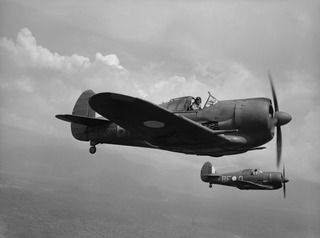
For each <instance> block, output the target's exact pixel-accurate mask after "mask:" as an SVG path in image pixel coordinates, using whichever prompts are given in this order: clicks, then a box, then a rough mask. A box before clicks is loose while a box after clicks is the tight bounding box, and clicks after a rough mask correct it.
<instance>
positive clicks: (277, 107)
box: [268, 72, 279, 112]
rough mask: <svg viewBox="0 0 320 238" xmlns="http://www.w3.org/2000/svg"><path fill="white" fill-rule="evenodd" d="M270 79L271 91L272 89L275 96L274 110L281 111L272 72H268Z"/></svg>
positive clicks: (273, 96)
mask: <svg viewBox="0 0 320 238" xmlns="http://www.w3.org/2000/svg"><path fill="white" fill-rule="evenodd" d="M268 77H269V81H270V86H271V91H272V98H273V104H274V110H275V111H276V112H277V111H279V106H278V99H277V95H276V90H275V89H274V85H273V81H272V76H271V73H270V72H269V73H268Z"/></svg>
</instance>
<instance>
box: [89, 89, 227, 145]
mask: <svg viewBox="0 0 320 238" xmlns="http://www.w3.org/2000/svg"><path fill="white" fill-rule="evenodd" d="M89 104H90V106H91V107H92V108H93V109H94V110H95V111H96V112H98V113H99V114H100V115H102V116H104V117H106V118H108V119H109V120H111V121H113V122H115V123H116V124H118V125H119V126H121V127H123V128H125V129H126V130H128V131H129V132H131V133H133V134H134V135H136V136H138V137H140V138H141V139H143V140H146V141H148V142H150V143H152V144H154V145H162V146H163V145H175V144H180V145H196V144H221V143H226V142H228V141H227V140H226V139H224V138H223V137H222V136H220V134H222V133H227V132H230V131H223V130H221V131H213V130H211V129H209V128H207V127H205V126H202V125H200V124H198V123H196V122H194V121H192V120H190V119H188V118H185V117H182V116H179V115H176V114H173V113H172V112H169V111H167V110H166V109H164V108H162V107H159V106H157V105H155V104H153V103H150V102H147V101H145V100H142V99H139V98H134V97H130V96H126V95H121V94H116V93H99V94H95V95H94V96H92V97H91V98H90V100H89Z"/></svg>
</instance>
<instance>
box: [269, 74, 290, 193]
mask: <svg viewBox="0 0 320 238" xmlns="http://www.w3.org/2000/svg"><path fill="white" fill-rule="evenodd" d="M268 76H269V81H270V86H271V91H272V98H273V104H274V110H275V112H274V114H273V118H272V122H273V126H274V127H277V167H278V168H279V165H280V162H281V151H282V133H281V126H282V125H285V124H287V123H289V122H290V121H291V119H292V117H291V116H290V114H288V113H286V112H281V111H279V106H278V100H277V94H276V91H275V89H274V85H273V81H272V76H271V74H270V73H269V74H268ZM284 191H285V187H284Z"/></svg>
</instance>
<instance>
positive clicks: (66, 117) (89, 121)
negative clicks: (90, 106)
mask: <svg viewBox="0 0 320 238" xmlns="http://www.w3.org/2000/svg"><path fill="white" fill-rule="evenodd" d="M56 118H58V119H60V120H63V121H67V122H73V123H77V124H81V125H86V126H99V125H104V124H108V123H110V121H109V120H106V119H101V118H91V117H85V116H75V115H70V114H63V115H56Z"/></svg>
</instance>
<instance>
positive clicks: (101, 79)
mask: <svg viewBox="0 0 320 238" xmlns="http://www.w3.org/2000/svg"><path fill="white" fill-rule="evenodd" d="M0 52H1V57H0V64H1V72H0V92H1V99H2V100H1V101H2V102H1V111H2V113H1V122H2V123H3V124H10V125H12V126H20V127H23V128H25V127H29V128H30V129H31V128H32V129H34V130H36V129H37V125H39V126H38V129H39V130H41V131H44V132H49V131H50V132H52V131H54V130H53V129H52V128H49V127H51V126H50V123H51V122H48V123H45V121H48V117H53V115H54V114H56V113H58V112H59V109H60V110H61V109H62V110H63V109H68V111H70V110H71V107H72V105H73V103H74V100H75V99H76V98H77V97H78V95H79V94H80V93H81V91H83V90H84V89H87V88H93V89H95V90H99V89H100V90H101V89H105V88H106V85H108V86H110V85H111V87H110V88H111V89H109V90H112V89H113V88H121V86H122V85H125V83H124V82H122V81H123V80H126V74H127V70H126V69H125V68H124V67H123V66H122V65H121V64H120V61H119V59H118V57H117V55H115V54H109V55H103V54H102V53H100V52H97V53H96V55H95V59H94V60H90V59H89V58H88V57H85V56H81V55H78V54H73V55H71V56H65V55H60V54H59V53H56V52H52V51H50V50H49V49H47V48H45V47H43V46H41V45H38V44H37V40H36V38H35V37H34V36H33V35H32V32H31V31H30V30H29V29H27V28H23V29H21V30H20V31H19V33H18V35H17V38H16V41H15V42H14V41H12V40H10V39H7V38H6V37H3V38H1V39H0ZM65 105H68V106H65ZM40 125H41V126H40ZM44 125H46V126H47V127H48V128H47V130H44V128H45V126H44ZM40 128H41V129H40Z"/></svg>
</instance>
